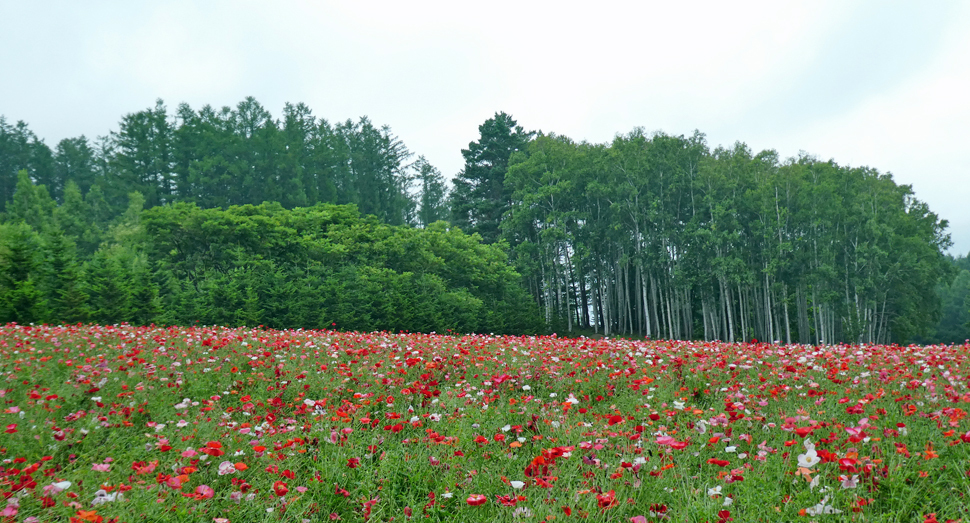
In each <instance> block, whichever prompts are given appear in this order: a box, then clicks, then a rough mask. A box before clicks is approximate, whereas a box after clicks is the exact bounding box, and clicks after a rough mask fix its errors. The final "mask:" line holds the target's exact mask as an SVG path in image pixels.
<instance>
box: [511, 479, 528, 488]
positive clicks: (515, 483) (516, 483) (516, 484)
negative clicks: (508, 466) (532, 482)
mask: <svg viewBox="0 0 970 523" xmlns="http://www.w3.org/2000/svg"><path fill="white" fill-rule="evenodd" d="M509 485H512V488H514V489H520V488H522V487H524V486H525V482H523V481H509Z"/></svg>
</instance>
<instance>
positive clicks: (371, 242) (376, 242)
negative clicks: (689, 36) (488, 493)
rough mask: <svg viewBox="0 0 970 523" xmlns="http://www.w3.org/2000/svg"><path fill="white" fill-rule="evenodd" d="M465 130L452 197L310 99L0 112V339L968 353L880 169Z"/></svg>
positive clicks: (378, 139) (381, 142) (633, 140)
mask: <svg viewBox="0 0 970 523" xmlns="http://www.w3.org/2000/svg"><path fill="white" fill-rule="evenodd" d="M479 133H480V136H479V139H478V140H476V141H474V142H472V143H470V144H469V147H468V149H464V150H462V155H463V157H464V159H465V165H464V167H463V169H462V170H461V171H460V172H459V173H458V174H457V175H456V176H455V177H454V179H453V180H452V190H451V191H450V192H449V191H447V190H446V184H445V181H444V178H443V176H442V174H441V173H440V171H439V170H438V169H436V168H435V167H433V166H432V165H430V164H429V163H428V162H427V161H426V160H425V159H424V158H423V157H418V158H417V159H416V160H414V158H413V155H412V153H411V152H410V151H408V149H407V148H406V146H405V145H404V144H403V143H402V142H401V141H400V140H399V139H398V138H397V137H395V136H394V134H393V133H392V132H391V130H390V129H389V128H388V127H386V126H384V127H377V126H375V125H374V124H372V123H371V122H370V121H369V120H368V119H367V118H360V119H359V120H357V121H353V120H347V121H345V122H341V123H337V124H330V123H329V122H328V121H326V120H323V119H318V118H316V117H315V116H313V115H312V113H311V112H310V110H309V109H308V108H307V107H306V106H305V105H303V104H296V105H292V104H287V105H286V106H285V108H284V110H283V114H282V117H281V118H279V119H274V118H273V117H272V116H271V115H270V114H269V112H268V111H266V110H265V109H264V108H263V107H262V106H260V105H259V103H258V102H256V101H255V100H254V99H252V98H247V99H246V100H243V101H242V102H240V103H239V104H238V105H237V106H236V107H234V108H229V107H224V108H222V109H220V110H215V109H213V108H212V107H210V106H205V107H203V108H201V109H199V110H198V111H196V110H193V109H192V108H191V107H189V106H188V105H186V104H181V105H179V106H178V108H177V110H176V111H175V113H174V114H169V112H168V110H167V108H166V106H165V105H164V103H162V102H161V101H158V102H157V103H156V105H155V107H153V108H149V109H146V110H144V111H140V112H137V113H133V114H129V115H126V116H124V117H123V118H122V120H121V122H120V123H119V128H118V130H117V131H114V132H111V133H109V134H108V135H107V136H104V137H99V138H97V139H96V140H94V141H93V142H92V141H89V140H87V139H86V138H85V137H83V136H82V137H78V138H71V139H65V140H62V141H61V142H59V143H58V144H57V146H56V147H55V148H54V149H51V148H49V147H48V146H47V145H46V144H45V143H44V142H43V140H41V139H39V138H38V137H36V136H35V135H34V134H33V133H32V132H31V131H30V130H29V128H28V127H27V125H26V124H25V123H23V122H17V123H16V124H9V123H7V122H6V120H4V119H3V118H2V117H0V212H2V214H0V218H2V222H0V223H2V224H0V321H20V322H24V321H52V322H74V321H99V322H116V321H129V322H133V323H145V322H156V323H181V324H185V323H194V322H196V321H200V322H203V323H221V324H232V325H234V324H249V325H252V324H264V325H270V326H274V327H326V326H332V325H333V324H336V326H337V327H338V328H351V329H408V330H438V331H441V330H445V329H453V330H458V331H487V332H541V331H550V330H556V331H560V332H563V331H566V332H572V333H591V334H592V333H601V334H604V335H639V336H646V337H653V338H678V339H710V340H713V339H720V340H737V341H744V340H751V339H760V340H769V341H774V340H777V341H784V342H801V343H835V342H880V343H882V342H890V341H905V340H909V339H915V340H919V341H923V342H933V341H962V340H963V338H960V339H956V338H954V337H960V336H964V335H970V334H968V332H967V329H966V323H967V319H968V318H967V311H968V309H970V307H968V305H970V302H968V300H967V296H968V295H970V284H968V283H967V282H964V281H963V279H966V280H967V281H970V271H967V268H965V267H962V265H961V264H965V258H958V259H955V260H954V259H953V258H949V257H947V256H945V255H944V254H943V251H944V250H945V249H946V247H947V246H948V245H949V237H948V235H947V234H946V232H945V229H946V222H945V221H944V220H940V219H939V218H938V217H937V216H936V215H935V214H933V213H932V212H931V211H930V210H929V208H928V207H927V206H926V205H925V203H923V202H920V201H919V200H918V199H916V198H915V196H914V194H913V193H912V190H911V188H910V187H908V186H901V185H897V184H896V183H895V182H894V181H893V180H892V177H891V175H889V174H886V173H880V172H879V171H877V170H875V169H871V168H859V167H847V166H840V165H838V164H837V163H835V162H834V161H831V160H829V161H822V160H819V159H817V158H813V157H809V156H806V155H802V156H799V157H798V158H792V159H788V160H781V159H780V158H779V157H778V155H777V153H775V152H774V151H762V152H760V153H757V154H756V153H754V152H752V151H751V150H750V149H749V148H747V147H746V146H745V145H744V144H740V143H739V144H735V145H734V146H733V147H729V148H725V147H716V148H713V149H712V148H711V147H709V146H708V145H707V143H706V140H705V138H704V136H703V135H702V134H700V133H697V132H695V133H694V134H693V135H692V136H689V137H684V136H670V135H666V134H663V133H654V134H649V135H648V134H647V133H645V132H644V131H643V130H641V129H636V130H634V131H633V132H631V133H628V134H625V135H618V136H617V137H616V138H615V139H614V140H613V141H612V142H611V143H605V144H590V143H586V142H575V141H573V140H571V139H569V138H567V137H564V136H559V135H555V134H543V133H541V132H540V133H536V132H531V131H526V130H524V129H523V128H522V127H521V126H519V125H518V123H517V122H516V121H515V120H514V119H513V118H512V117H511V116H510V115H507V114H505V113H496V114H495V116H494V117H493V118H490V119H488V120H486V121H485V122H484V123H483V124H482V125H481V126H480V127H479ZM441 220H446V221H447V222H448V223H445V222H442V221H441ZM436 222H437V223H436ZM462 231H464V232H462Z"/></svg>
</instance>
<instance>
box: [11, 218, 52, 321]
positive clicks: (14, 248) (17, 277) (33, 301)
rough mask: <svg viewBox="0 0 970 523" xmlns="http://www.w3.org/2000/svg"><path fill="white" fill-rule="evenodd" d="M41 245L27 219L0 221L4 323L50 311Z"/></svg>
mask: <svg viewBox="0 0 970 523" xmlns="http://www.w3.org/2000/svg"><path fill="white" fill-rule="evenodd" d="M41 245H42V242H41V239H40V236H39V235H38V234H37V233H36V232H34V230H33V229H31V228H30V226H29V225H27V224H26V223H23V222H20V223H15V224H0V323H6V322H17V323H20V324H26V323H37V322H40V321H41V320H43V318H44V317H45V316H46V315H47V313H46V308H47V304H46V302H45V300H44V295H43V292H42V291H41V289H40V280H41V271H42V268H43V267H42V260H41V253H42V248H41Z"/></svg>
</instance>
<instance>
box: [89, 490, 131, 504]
mask: <svg viewBox="0 0 970 523" xmlns="http://www.w3.org/2000/svg"><path fill="white" fill-rule="evenodd" d="M117 499H124V496H122V495H121V493H120V492H112V493H111V494H108V491H106V490H104V489H99V490H98V491H97V492H95V493H94V500H92V501H91V505H92V506H98V505H101V504H102V503H107V502H109V501H115V500H117Z"/></svg>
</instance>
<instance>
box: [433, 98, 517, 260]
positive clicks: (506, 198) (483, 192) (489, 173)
mask: <svg viewBox="0 0 970 523" xmlns="http://www.w3.org/2000/svg"><path fill="white" fill-rule="evenodd" d="M478 132H479V133H480V137H479V139H478V141H475V142H471V143H469V144H468V149H462V151H461V155H462V156H463V157H464V159H465V166H464V167H463V168H462V170H461V172H459V173H458V176H457V177H456V178H455V180H454V190H453V192H452V198H451V214H452V223H454V224H455V225H457V226H459V227H460V228H462V230H464V231H466V232H469V233H478V234H479V235H481V237H482V239H483V240H484V241H485V243H494V242H496V241H497V240H498V239H499V236H500V234H501V231H500V224H501V222H502V216H504V215H505V213H506V212H507V211H508V210H509V207H510V205H511V194H512V192H511V190H510V189H508V188H507V187H506V185H505V174H506V173H507V172H508V168H509V157H511V156H512V154H514V153H516V152H518V151H525V149H526V146H527V145H528V143H529V140H530V139H531V138H532V135H533V133H531V132H526V131H525V130H523V129H522V127H521V126H519V125H518V123H517V122H516V121H515V120H513V119H512V117H511V116H509V115H508V114H505V113H504V112H499V113H495V116H493V117H492V118H489V119H488V120H486V121H485V123H483V124H482V125H480V126H478Z"/></svg>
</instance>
